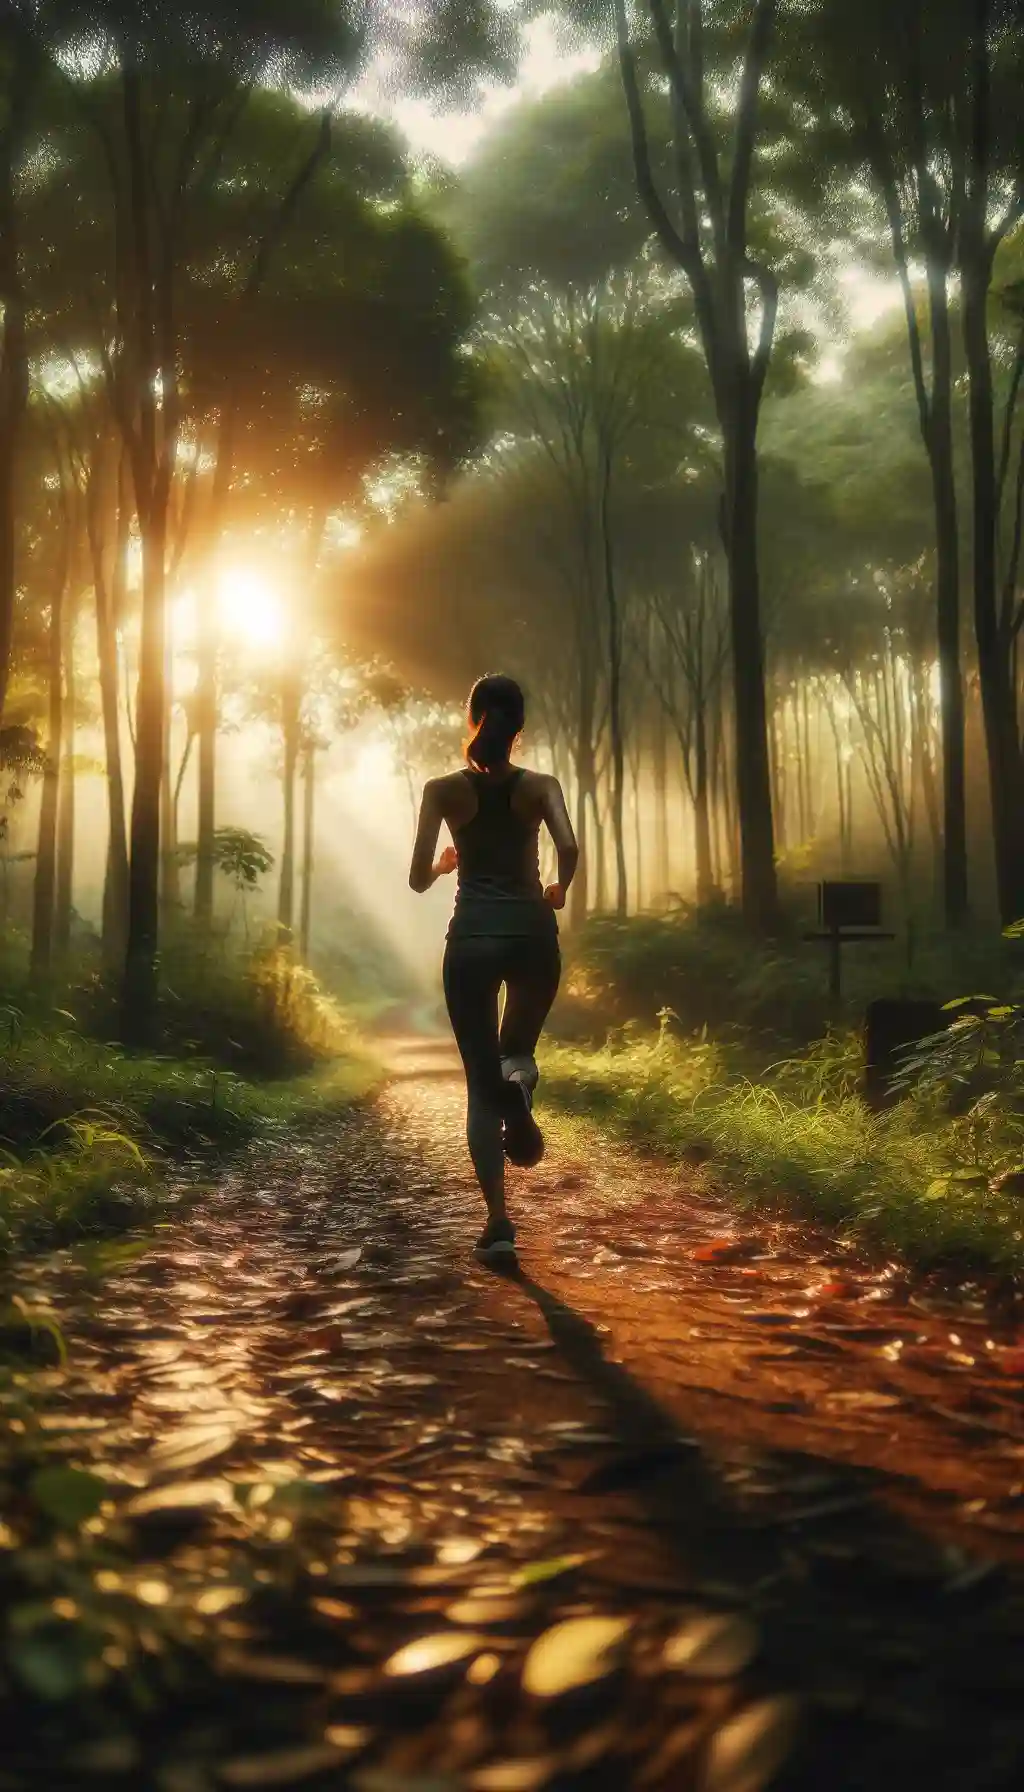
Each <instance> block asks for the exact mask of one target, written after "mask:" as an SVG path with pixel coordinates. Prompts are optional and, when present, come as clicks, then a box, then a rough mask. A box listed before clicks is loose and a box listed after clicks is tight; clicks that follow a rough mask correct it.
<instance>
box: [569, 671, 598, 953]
mask: <svg viewBox="0 0 1024 1792" xmlns="http://www.w3.org/2000/svg"><path fill="white" fill-rule="evenodd" d="M575 760H576V842H577V845H578V846H579V849H580V858H579V869H578V870H577V872H576V876H575V877H574V879H573V882H572V887H571V889H570V891H569V926H570V929H571V931H572V932H573V933H578V932H579V930H580V928H581V927H582V926H583V925H584V923H585V921H586V919H587V909H588V906H589V890H590V854H589V852H588V851H587V799H588V797H589V796H590V793H591V791H592V789H593V784H594V680H593V674H592V669H591V666H590V663H589V659H588V658H586V657H583V658H582V659H581V662H580V667H579V692H578V706H577V711H576V749H575Z"/></svg>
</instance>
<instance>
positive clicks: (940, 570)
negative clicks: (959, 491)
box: [926, 263, 968, 927]
mask: <svg viewBox="0 0 1024 1792" xmlns="http://www.w3.org/2000/svg"><path fill="white" fill-rule="evenodd" d="M928 292H929V300H930V310H931V323H932V403H931V411H930V418H929V423H930V427H929V430H928V434H927V437H926V446H927V449H928V461H929V466H930V468H931V478H932V505H933V508H934V512H935V610H936V631H937V639H938V656H939V714H940V722H941V729H942V827H943V846H942V900H943V910H944V913H945V918H946V925H947V927H960V926H962V925H963V923H964V922H965V921H966V919H967V910H968V885H967V802H966V793H965V788H966V787H965V778H966V773H965V745H964V681H963V671H962V668H961V664H960V540H959V527H958V522H957V496H956V473H955V469H954V461H953V409H952V407H953V371H952V352H951V345H950V327H949V297H948V293H947V288H946V269H945V267H942V268H941V269H940V268H937V267H936V266H935V265H934V264H933V263H929V266H928Z"/></svg>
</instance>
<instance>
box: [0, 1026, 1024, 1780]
mask: <svg viewBox="0 0 1024 1792" xmlns="http://www.w3.org/2000/svg"><path fill="white" fill-rule="evenodd" d="M390 1061H391V1077H390V1080H389V1082H388V1084H387V1086H386V1088H385V1089H384V1090H383V1092H382V1093H381V1094H380V1095H379V1096H378V1097H377V1099H376V1100H375V1101H374V1102H373V1103H372V1104H367V1105H365V1106H362V1107H358V1108H355V1109H351V1110H349V1111H348V1112H346V1113H343V1114H342V1115H340V1116H339V1117H338V1118H337V1120H336V1121H332V1122H331V1123H330V1124H329V1125H326V1126H324V1127H321V1128H320V1129H319V1130H317V1131H316V1132H315V1133H312V1134H310V1135H309V1136H308V1137H306V1138H305V1139H302V1138H298V1139H297V1140H295V1141H293V1142H292V1143H289V1144H288V1145H287V1146H286V1147H284V1148H282V1149H281V1150H280V1151H279V1153H278V1155H277V1156H276V1157H275V1158H274V1159H273V1161H268V1158H267V1155H266V1146H263V1147H260V1146H259V1145H256V1146H254V1147H253V1148H252V1149H251V1151H250V1153H249V1155H248V1157H247V1158H246V1159H245V1161H244V1162H243V1163H242V1164H241V1165H240V1166H239V1167H238V1168H236V1169H235V1170H233V1171H232V1172H231V1173H229V1174H227V1175H226V1176H225V1177H224V1178H223V1180H222V1181H221V1182H220V1184H219V1185H218V1186H217V1187H216V1188H214V1189H212V1190H209V1191H207V1192H205V1193H203V1194H202V1195H200V1196H199V1198H198V1199H197V1201H196V1203H195V1204H194V1205H192V1206H191V1207H190V1209H189V1211H188V1212H187V1213H184V1214H182V1216H181V1217H180V1218H179V1219H175V1220H173V1221H172V1222H171V1223H170V1224H168V1225H167V1226H166V1227H164V1228H163V1229H162V1230H161V1232H160V1234H159V1236H158V1238H157V1239H156V1240H154V1239H152V1238H150V1239H149V1240H148V1241H145V1242H141V1241H140V1246H139V1249H138V1251H137V1253H136V1254H134V1255H133V1256H132V1258H131V1260H128V1261H125V1262H124V1263H123V1264H122V1265H121V1266H120V1267H119V1268H115V1269H114V1270H113V1271H110V1272H108V1273H107V1274H106V1275H105V1277H104V1278H103V1279H102V1280H95V1279H94V1278H93V1277H92V1276H91V1275H90V1274H89V1273H88V1272H87V1270H86V1269H85V1268H83V1265H82V1263H81V1262H80V1261H78V1260H77V1259H76V1258H75V1256H74V1255H73V1254H62V1255H59V1256H57V1257H55V1258H51V1259H49V1260H47V1261H45V1262H41V1263H40V1264H39V1265H38V1266H36V1267H34V1268H33V1271H32V1275H31V1277H30V1278H29V1279H30V1280H31V1281H32V1283H33V1286H32V1287H27V1286H25V1283H24V1281H23V1284H22V1287H21V1291H20V1292H21V1298H22V1299H23V1300H24V1301H25V1302H26V1303H27V1306H28V1310H29V1311H30V1312H34V1313H35V1314H36V1316H37V1328H38V1336H39V1338H40V1339H41V1340H42V1341H43V1342H44V1344H45V1343H46V1342H47V1341H50V1343H49V1346H48V1348H49V1354H50V1356H51V1358H52V1360H51V1361H50V1362H49V1364H48V1365H46V1366H39V1365H38V1364H35V1365H31V1364H30V1365H27V1366H24V1368H23V1372H22V1373H20V1374H19V1375H18V1376H16V1377H15V1378H13V1379H12V1380H9V1382H8V1384H7V1385H6V1387H5V1388H3V1389H2V1393H3V1400H4V1403H5V1405H6V1407H7V1413H8V1422H7V1424H6V1425H5V1426H4V1428H3V1431H2V1432H0V1456H2V1461H0V1467H2V1472H3V1475H4V1476H5V1477H6V1480H7V1482H8V1497H7V1498H6V1499H5V1501H4V1504H3V1507H2V1511H0V1516H2V1518H3V1520H5V1521H6V1522H5V1523H2V1524H0V1616H2V1618H3V1621H4V1622H5V1625H6V1632H7V1635H6V1651H7V1657H8V1661H9V1663H10V1673H9V1675H8V1677H7V1678H5V1679H0V1726H2V1732H3V1738H4V1748H3V1757H2V1761H0V1788H2V1789H4V1792H6V1789H12V1792H13V1789H14V1788H19V1789H20V1788H28V1787H33V1788H34V1787H39V1786H46V1787H47V1789H48V1792H61V1789H62V1788H65V1787H66V1788H75V1789H77V1788H86V1787H89V1786H96V1787H102V1788H104V1792H106V1788H108V1787H110V1788H117V1787H124V1788H126V1789H134V1788H140V1789H145V1792H150V1789H154V1792H214V1789H215V1788H217V1787H221V1786H229V1787H230V1786H236V1787H237V1786H242V1787H244V1786H275V1785H281V1786H291V1785H296V1786H300V1787H302V1786H307V1785H308V1786H310V1787H311V1788H314V1789H315V1788H317V1787H319V1786H324V1787H352V1788H353V1792H457V1789H458V1788H466V1789H467V1792H531V1789H534V1788H548V1787H553V1788H563V1787H564V1788H567V1789H570V1788H577V1787H578V1788H581V1789H582V1788H608V1789H609V1792H622V1789H624V1788H630V1787H638V1788H651V1789H652V1792H659V1789H664V1792H674V1789H676V1788H679V1789H683V1792H685V1789H686V1788H691V1787H693V1788H700V1789H702V1792H757V1788H759V1787H761V1786H767V1785H768V1784H773V1785H774V1784H777V1785H778V1786H779V1787H781V1788H783V1789H786V1788H788V1789H790V1792H811V1789H812V1788H822V1787H825V1786H827V1787H829V1788H830V1792H847V1789H848V1792H853V1789H854V1788H862V1787H865V1786H868V1785H871V1786H872V1787H881V1788H890V1787H891V1788H893V1789H895V1788H896V1787H900V1788H905V1787H907V1786H911V1785H918V1784H920V1785H928V1786H929V1787H931V1788H949V1789H950V1792H952V1789H953V1788H956V1792H982V1789H985V1792H989V1789H992V1792H995V1789H996V1788H1007V1792H1009V1789H1010V1788H1015V1789H1016V1788H1019V1787H1020V1785H1021V1784H1022V1783H1024V1698H1022V1694H1024V1647H1022V1645H1024V1348H1021V1347H1019V1346H1018V1339H1017V1330H1016V1326H1015V1323H1014V1320H1013V1318H1012V1315H1010V1314H1009V1313H1006V1312H1004V1313H1003V1314H1000V1313H999V1312H996V1311H993V1310H991V1307H990V1305H989V1304H987V1303H986V1298H985V1294H984V1291H983V1290H981V1289H978V1290H974V1291H972V1290H964V1289H960V1290H958V1291H956V1292H955V1293H954V1292H951V1291H944V1290H943V1289H942V1288H941V1287H939V1286H938V1285H937V1284H932V1283H929V1282H926V1281H924V1280H922V1279H920V1278H916V1279H915V1278H910V1277H908V1276H907V1275H905V1274H904V1273H902V1272H901V1271H900V1270H899V1269H898V1267H897V1266H895V1265H892V1264H887V1263H881V1262H879V1261H871V1260H869V1259H867V1258H861V1257H859V1256H858V1255H857V1253H856V1251H855V1250H853V1249H844V1248H838V1247H837V1246H836V1245H835V1243H834V1242H833V1241H831V1240H829V1239H828V1238H827V1237H826V1236H825V1235H823V1234H820V1233H815V1232H814V1230H813V1229H812V1228H810V1227H808V1226H806V1225H799V1224H795V1223H792V1222H784V1221H778V1220H773V1219H761V1220H752V1219H751V1218H750V1216H749V1215H744V1216H743V1217H742V1219H738V1217H737V1215H736V1213H735V1211H734V1210H731V1209H730V1208H729V1206H728V1204H727V1202H726V1200H725V1199H724V1198H723V1197H722V1196H721V1195H720V1194H718V1195H716V1194H714V1193H712V1192H708V1191H707V1190H704V1189H703V1188H702V1187H701V1185H700V1181H699V1177H698V1176H697V1175H696V1173H695V1174H694V1176H693V1177H692V1178H691V1179H690V1180H687V1177H686V1175H685V1174H684V1173H683V1172H681V1171H680V1170H679V1168H678V1167H676V1168H669V1167H667V1166H665V1165H664V1164H660V1163H659V1162H658V1161H657V1160H651V1159H646V1158H644V1157H643V1156H642V1155H641V1154H640V1153H638V1152H637V1151H636V1150H632V1149H630V1148H629V1147H628V1146H626V1145H623V1144H621V1143H615V1142H614V1141H613V1140H611V1139H609V1138H607V1137H604V1136H603V1135H601V1134H600V1132H598V1131H597V1130H595V1129H594V1128H592V1127H580V1128H573V1129H569V1128H568V1127H567V1126H566V1125H565V1123H561V1122H560V1123H558V1124H557V1125H556V1126H554V1127H553V1129H552V1138H551V1146H550V1149H549V1153H548V1157H547V1158H546V1160H545V1162H544V1164H543V1165H542V1166H541V1167H540V1169H539V1170H538V1171H535V1172H533V1173H532V1174H531V1175H529V1176H525V1175H524V1176H521V1177H520V1176H518V1175H517V1176H516V1178H515V1181H514V1186H513V1191H512V1198H511V1204H512V1205H513V1207H514V1210H515V1213H516V1217H517V1219H518V1221H519V1225H520V1256H519V1264H518V1268H516V1269H515V1270H513V1271H511V1272H506V1273H504V1274H501V1275H498V1274H494V1273H491V1272H490V1271H488V1270H487V1269H485V1268H483V1267H482V1266H480V1265H479V1264H477V1263H476V1262H475V1261H474V1259H473V1257H472V1255H471V1250H472V1243H473V1240H474V1238H475V1236H476V1233H477V1230H478V1227H479V1224H480V1219H481V1214H480V1203H479V1197H478V1195H477V1194H476V1193H475V1190H474V1186H473V1183H472V1179H471V1176H470V1175H469V1173H468V1165H466V1163H465V1158H464V1147H463V1143H462V1091H461V1087H460V1082H459V1078H458V1076H457V1074H456V1067H455V1065H454V1063H453V1060H452V1057H451V1055H450V1053H449V1050H448V1048H447V1047H441V1046H434V1045H432V1044H429V1043H426V1044H425V1043H422V1042H421V1043H415V1042H411V1041H410V1042H404V1043H403V1042H396V1043H395V1044H394V1046H393V1047H392V1048H391V1050H390ZM40 1314H46V1315H47V1316H48V1317H47V1320H46V1323H42V1322H41V1321H40V1320H39V1318H38V1316H39V1315H40ZM51 1321H52V1329H47V1327H48V1325H50V1323H51ZM65 1350H66V1358H65V1357H64V1355H63V1352H64V1351H65ZM2 1411H3V1409H2V1408H0V1413H2ZM72 1471H77V1472H72ZM90 1477H94V1478H90ZM47 1515H49V1519H52V1520H53V1522H54V1524H55V1525H56V1527H57V1528H56V1531H55V1532H50V1531H48V1530H47V1528H46V1526H47V1522H49V1519H48V1517H47ZM556 1627H558V1628H556Z"/></svg>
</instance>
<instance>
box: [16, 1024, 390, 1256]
mask: <svg viewBox="0 0 1024 1792" xmlns="http://www.w3.org/2000/svg"><path fill="white" fill-rule="evenodd" d="M375 1076H376V1070H375V1066H374V1064H373V1061H372V1059H371V1058H370V1056H369V1053H368V1052H367V1050H366V1049H365V1048H364V1047H362V1046H361V1045H360V1044H359V1043H358V1041H357V1040H356V1039H355V1038H354V1036H353V1035H351V1033H350V1034H349V1035H348V1041H347V1049H346V1050H345V1051H344V1052H343V1053H341V1054H340V1055H338V1056H336V1057H335V1058H333V1059H328V1060H325V1061H324V1062H322V1063H321V1064H320V1065H319V1066H318V1068H317V1069H316V1070H315V1071H313V1072H310V1073H307V1074H306V1075H304V1076H300V1077H293V1078H290V1079H288V1080H284V1081H278V1082H262V1083H260V1082H256V1081H253V1080H250V1079H246V1078H243V1077H241V1076H239V1075H237V1074H236V1073H235V1072H233V1071H230V1070H226V1069H224V1067H223V1066H221V1065H218V1064H216V1063H213V1062H211V1061H210V1060H208V1059H203V1058H198V1057H193V1058H190V1059H180V1058H174V1057H169V1056H168V1057H157V1056H150V1057H145V1056H137V1055H134V1054H129V1053H127V1052H123V1051H121V1050H119V1049H118V1048H117V1047H114V1046H111V1045H107V1044H100V1043H98V1042H96V1041H93V1040H90V1039H88V1038H86V1037H84V1036H83V1035H82V1034H80V1033H78V1032H77V1031H74V1030H73V1029H72V1028H70V1027H67V1028H66V1029H65V1030H64V1031H63V1032H55V1031H51V1030H49V1029H41V1028H40V1029H36V1030H24V1031H21V1030H19V1029H17V1028H15V1027H13V1026H12V1027H11V1028H10V1030H9V1037H8V1040H7V1043H6V1047H5V1049H4V1054H3V1069H2V1072H0V1255H4V1256H11V1255H13V1254H16V1253H17V1252H18V1251H21V1250H26V1249H32V1248H38V1247H40V1246H53V1245H56V1244H62V1243H66V1242H68V1241H69V1240H71V1239H74V1238H79V1237H84V1236H86V1235H88V1234H90V1233H96V1232H102V1231H108V1230H117V1229H120V1228H121V1227H123V1226H124V1225H126V1224H133V1223H137V1222H138V1221H139V1220H140V1218H144V1217H145V1215H146V1213H147V1211H151V1210H152V1209H154V1208H155V1207H156V1206H158V1205H159V1204H160V1203H161V1202H162V1201H165V1200H166V1198H167V1191H166V1170H167V1166H168V1163H169V1161H172V1160H173V1161H175V1162H177V1163H179V1164H180V1163H181V1162H182V1160H183V1159H184V1160H186V1161H188V1160H191V1161H192V1162H196V1161H198V1160H200V1159H202V1158H203V1157H205V1156H208V1155H209V1154H210V1153H211V1152H213V1151H216V1150H221V1151H223V1150H228V1149H236V1148H238V1147H240V1146H243V1145H245V1144H246V1143H247V1142H249V1141H250V1140H252V1139H254V1138H256V1137H259V1136H268V1137H269V1136H273V1134H274V1133H275V1131H278V1132H279V1131H281V1130H283V1129H285V1128H287V1127H291V1126H295V1125H299V1124H316V1123H317V1122H319V1121H321V1120H323V1119H324V1118H326V1117H327V1116H329V1114H330V1113H331V1111H332V1110H333V1109H336V1108H337V1107H338V1106H343V1105H346V1104H347V1103H349V1102H351V1101H353V1100H356V1099H358V1098H359V1097H360V1096H362V1095H364V1094H366V1093H367V1091H368V1090H369V1089H370V1088H371V1087H372V1084H373V1082H374V1080H375Z"/></svg>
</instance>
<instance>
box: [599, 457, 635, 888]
mask: <svg viewBox="0 0 1024 1792" xmlns="http://www.w3.org/2000/svg"><path fill="white" fill-rule="evenodd" d="M611 477H612V474H611V456H610V454H608V452H607V451H606V452H605V453H604V455H603V462H602V477H601V548H602V553H603V557H604V594H605V603H606V605H607V610H608V728H609V733H610V735H611V749H612V787H611V811H612V838H613V843H614V846H615V912H616V914H617V915H619V916H624V915H625V914H626V912H627V909H628V906H629V891H628V879H627V874H626V828H625V797H626V761H625V745H624V742H623V737H622V620H621V617H620V615H619V595H618V586H617V584H616V578H615V554H614V548H613V544H612V525H611Z"/></svg>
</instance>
